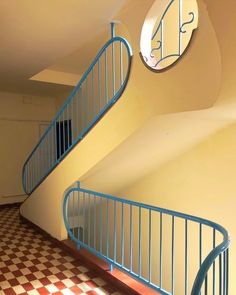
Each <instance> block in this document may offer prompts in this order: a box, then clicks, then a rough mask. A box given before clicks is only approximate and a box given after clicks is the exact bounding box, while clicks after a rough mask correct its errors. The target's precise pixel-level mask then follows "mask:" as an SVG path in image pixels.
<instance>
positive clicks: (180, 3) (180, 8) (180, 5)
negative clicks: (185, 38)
mask: <svg viewBox="0 0 236 295" xmlns="http://www.w3.org/2000/svg"><path fill="white" fill-rule="evenodd" d="M182 13H183V0H179V56H180V55H181V54H182V35H181V26H182Z"/></svg>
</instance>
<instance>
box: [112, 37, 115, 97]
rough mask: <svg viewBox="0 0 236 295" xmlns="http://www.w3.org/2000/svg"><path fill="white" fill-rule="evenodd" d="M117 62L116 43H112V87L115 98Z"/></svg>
mask: <svg viewBox="0 0 236 295" xmlns="http://www.w3.org/2000/svg"><path fill="white" fill-rule="evenodd" d="M115 79H116V60H115V46H114V42H113V43H112V86H113V97H114V96H115V92H116V81H115Z"/></svg>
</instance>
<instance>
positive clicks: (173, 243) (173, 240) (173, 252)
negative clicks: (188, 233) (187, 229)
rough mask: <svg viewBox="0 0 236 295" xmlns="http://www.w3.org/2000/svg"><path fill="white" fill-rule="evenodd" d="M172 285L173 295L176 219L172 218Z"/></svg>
mask: <svg viewBox="0 0 236 295" xmlns="http://www.w3.org/2000/svg"><path fill="white" fill-rule="evenodd" d="M171 285H172V288H171V289H172V295H174V290H175V217H174V215H173V216H172V249H171Z"/></svg>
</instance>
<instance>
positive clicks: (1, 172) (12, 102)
mask: <svg viewBox="0 0 236 295" xmlns="http://www.w3.org/2000/svg"><path fill="white" fill-rule="evenodd" d="M54 113H55V105H54V99H52V98H49V97H35V96H29V95H23V94H15V93H6V92H0V134H1V145H0V204H4V203H12V202H18V201H22V200H23V199H24V198H25V195H24V192H23V189H22V183H21V172H22V167H23V164H24V161H25V160H26V157H27V156H28V154H29V153H30V152H31V150H32V148H33V147H34V145H35V144H36V143H37V141H38V139H39V138H40V136H41V135H42V133H43V131H44V129H45V127H46V126H47V125H48V122H49V121H50V120H51V118H52V116H53V115H54Z"/></svg>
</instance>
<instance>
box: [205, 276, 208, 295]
mask: <svg viewBox="0 0 236 295" xmlns="http://www.w3.org/2000/svg"><path fill="white" fill-rule="evenodd" d="M207 294H208V274H207V275H206V278H205V295H207Z"/></svg>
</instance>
